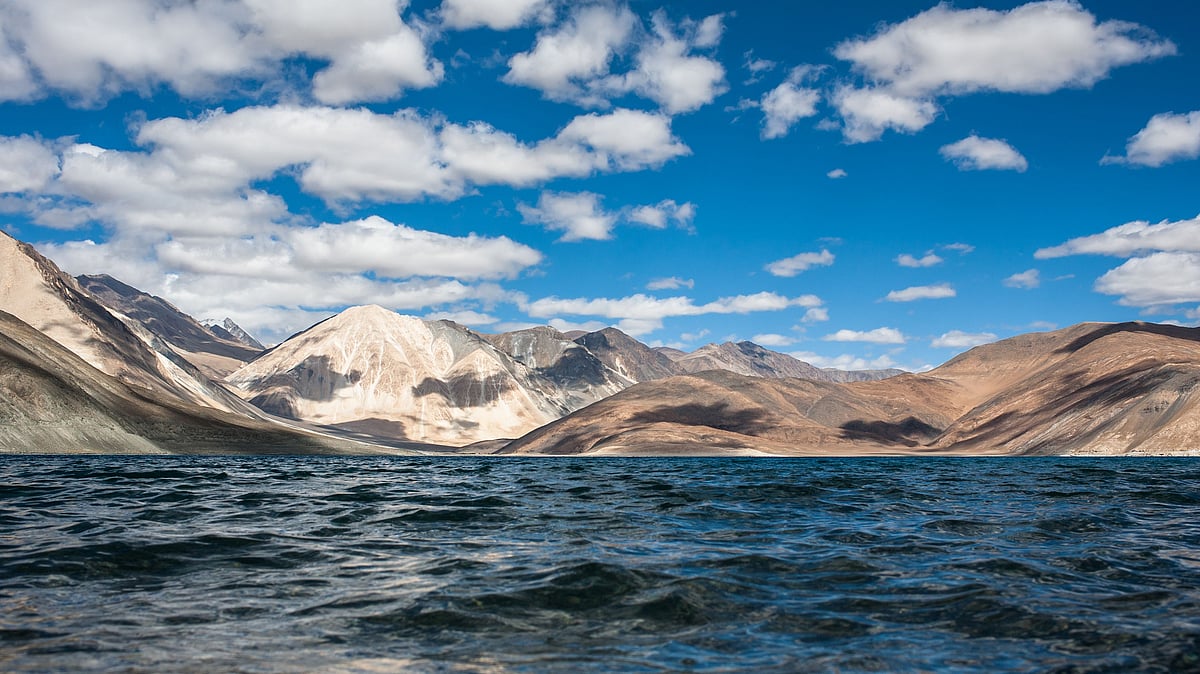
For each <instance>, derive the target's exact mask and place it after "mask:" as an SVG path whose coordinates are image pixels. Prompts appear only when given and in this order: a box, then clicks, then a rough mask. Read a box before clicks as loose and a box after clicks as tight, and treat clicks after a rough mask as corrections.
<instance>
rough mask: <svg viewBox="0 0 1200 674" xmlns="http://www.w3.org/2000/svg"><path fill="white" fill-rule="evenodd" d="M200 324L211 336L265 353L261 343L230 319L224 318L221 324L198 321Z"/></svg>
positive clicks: (206, 320)
mask: <svg viewBox="0 0 1200 674" xmlns="http://www.w3.org/2000/svg"><path fill="white" fill-rule="evenodd" d="M200 324H201V325H203V326H204V327H205V328H208V331H209V332H211V333H212V334H214V335H216V336H217V337H220V338H221V339H224V340H226V341H230V342H237V343H238V344H241V345H242V346H248V347H250V348H251V349H254V350H256V351H265V350H266V348H267V347H265V346H263V345H262V342H260V341H258V340H257V339H255V338H254V336H253V335H251V334H250V333H248V332H246V331H245V330H243V329H242V326H240V325H238V324H237V323H234V322H233V319H232V318H226V319H225V320H223V321H221V322H219V323H218V322H217V321H216V320H215V319H211V318H209V319H205V320H203V321H200Z"/></svg>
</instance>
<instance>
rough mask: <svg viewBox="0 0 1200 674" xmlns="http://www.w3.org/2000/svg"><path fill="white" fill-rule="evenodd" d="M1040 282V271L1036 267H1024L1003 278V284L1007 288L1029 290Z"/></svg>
mask: <svg viewBox="0 0 1200 674" xmlns="http://www.w3.org/2000/svg"><path fill="white" fill-rule="evenodd" d="M1041 284H1042V278H1041V273H1040V272H1039V271H1038V270H1036V269H1026V270H1025V271H1023V272H1018V273H1016V274H1013V275H1012V276H1009V277H1008V278H1006V279H1004V285H1006V286H1008V287H1009V288H1024V289H1026V290H1029V289H1031V288H1036V287H1038V286H1040V285H1041Z"/></svg>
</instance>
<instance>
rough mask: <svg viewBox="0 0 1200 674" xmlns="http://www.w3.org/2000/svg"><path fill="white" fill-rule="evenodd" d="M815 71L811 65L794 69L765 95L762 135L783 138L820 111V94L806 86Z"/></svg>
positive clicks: (763, 99) (762, 103)
mask: <svg viewBox="0 0 1200 674" xmlns="http://www.w3.org/2000/svg"><path fill="white" fill-rule="evenodd" d="M815 72H816V70H815V69H814V68H812V67H811V66H799V67H797V68H793V69H792V72H791V73H790V74H789V75H788V77H787V79H786V80H784V82H783V83H782V84H780V85H779V86H777V87H775V88H774V89H772V90H770V91H768V92H767V93H765V94H763V97H762V101H760V102H759V107H761V108H762V111H763V128H762V137H763V138H782V137H783V136H786V135H787V133H788V131H789V130H791V128H792V125H793V124H795V123H796V122H797V121H799V120H801V119H804V118H805V117H812V116H813V115H815V114H817V103H818V102H819V101H820V100H821V93H820V92H819V91H817V90H816V89H813V88H811V87H806V86H803V84H804V82H805V81H806V80H808V79H810V78H811V77H812V75H813V74H814V73H815Z"/></svg>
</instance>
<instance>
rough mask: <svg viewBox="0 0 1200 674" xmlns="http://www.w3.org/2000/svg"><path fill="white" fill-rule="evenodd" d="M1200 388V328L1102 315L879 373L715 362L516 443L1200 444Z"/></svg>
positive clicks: (1025, 449) (719, 449)
mask: <svg viewBox="0 0 1200 674" xmlns="http://www.w3.org/2000/svg"><path fill="white" fill-rule="evenodd" d="M1198 386H1200V330H1198V329H1191V328H1178V327H1174V326H1162V325H1152V324H1146V323H1121V324H1096V323H1089V324H1081V325H1077V326H1074V327H1071V328H1067V329H1065V330H1060V331H1057V332H1052V333H1044V334H1032V335H1022V336H1018V337H1014V338H1012V339H1008V340H1003V341H1000V342H996V343H994V344H989V345H985V346H981V347H976V348H975V349H972V350H971V351H968V352H967V353H965V354H962V355H961V356H959V357H958V358H955V359H953V360H951V361H950V362H948V363H946V364H945V365H943V366H942V367H939V368H937V369H935V370H933V371H931V372H928V373H926V374H920V375H917V374H904V375H900V376H896V377H891V378H888V379H884V380H878V381H867V382H856V383H848V384H841V383H829V382H818V381H811V380H809V381H804V380H798V379H782V380H781V379H763V378H754V377H746V376H742V375H737V374H732V373H726V372H715V371H709V372H704V373H701V374H697V375H691V376H685V377H674V378H669V379H664V380H660V381H654V382H649V383H644V384H639V385H637V386H634V387H632V388H630V389H628V390H626V391H624V392H622V393H619V394H617V395H615V396H613V397H611V398H608V399H606V400H604V401H602V402H600V403H597V404H596V405H592V406H591V407H588V408H586V409H584V410H581V411H579V412H576V413H574V414H572V415H569V416H567V417H565V418H563V419H560V420H559V421H557V422H555V423H553V424H550V425H548V426H546V427H544V428H540V429H538V430H537V431H534V432H533V433H530V434H529V435H527V436H525V437H523V438H520V439H518V440H516V441H514V442H512V443H510V444H509V445H508V446H507V447H505V448H504V450H503V451H506V452H512V453H535V454H580V453H601V454H603V453H650V454H671V453H681V452H686V451H688V448H689V447H692V448H693V449H694V448H695V447H707V448H709V451H712V452H716V453H732V454H737V453H747V452H768V453H774V454H863V453H952V454H1096V453H1100V454H1138V453H1163V454H1172V453H1200V394H1198V393H1197V388H1198Z"/></svg>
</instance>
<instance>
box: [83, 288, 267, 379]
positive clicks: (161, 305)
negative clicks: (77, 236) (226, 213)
mask: <svg viewBox="0 0 1200 674" xmlns="http://www.w3.org/2000/svg"><path fill="white" fill-rule="evenodd" d="M77 280H78V281H79V283H80V285H82V286H83V288H84V290H86V291H88V293H90V294H91V295H92V297H94V298H96V299H97V300H98V301H99V302H100V303H101V304H103V305H104V306H105V307H106V308H108V309H109V310H110V311H112V312H113V313H116V314H119V315H123V316H126V317H128V318H131V319H133V320H135V321H137V322H138V323H140V324H141V325H143V326H144V327H145V328H146V329H147V330H149V331H150V332H151V333H153V334H154V335H155V336H156V337H158V338H159V339H161V340H163V341H164V342H166V343H167V344H170V345H171V347H172V348H173V349H174V350H175V352H176V353H178V354H179V355H181V356H183V357H184V358H185V359H186V360H187V361H188V362H190V363H191V364H192V365H195V366H196V367H197V368H199V369H200V371H201V372H203V373H204V374H206V375H207V376H209V377H211V378H215V379H222V378H224V377H225V376H227V375H229V374H230V373H231V372H233V371H234V370H236V369H238V368H240V367H241V366H243V365H245V364H246V363H248V362H250V361H251V360H254V358H255V357H256V356H258V354H260V353H262V351H263V349H262V346H261V345H260V346H259V347H258V348H253V347H250V346H247V345H246V344H244V343H242V342H241V341H239V340H237V339H234V338H232V335H231V338H223V337H221V336H218V335H217V334H214V333H213V332H212V331H210V330H209V329H208V328H205V327H204V326H202V325H201V324H199V323H197V322H196V320H195V319H193V318H192V317H191V316H188V315H187V314H185V313H183V312H182V311H180V310H179V309H176V308H175V306H174V305H172V304H171V303H170V302H167V301H166V300H164V299H162V298H161V297H155V296H153V295H150V294H147V293H144V292H142V291H140V290H138V289H137V288H134V287H133V286H130V285H126V284H124V283H121V282H120V281H118V280H117V279H115V278H113V277H111V276H108V275H106V274H101V275H97V276H79V277H77ZM234 327H237V326H236V325H234ZM239 329H240V328H239ZM227 334H229V333H228V332H227Z"/></svg>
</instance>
